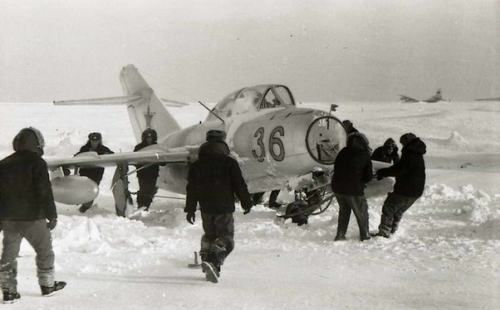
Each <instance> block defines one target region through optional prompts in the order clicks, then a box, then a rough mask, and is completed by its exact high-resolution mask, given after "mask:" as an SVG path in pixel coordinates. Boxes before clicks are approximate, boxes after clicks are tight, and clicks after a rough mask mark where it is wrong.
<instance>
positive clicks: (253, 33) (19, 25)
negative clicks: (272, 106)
mask: <svg viewBox="0 0 500 310" xmlns="http://www.w3.org/2000/svg"><path fill="white" fill-rule="evenodd" d="M499 34H500V0H480V1H479V0H478V1H472V0H411V1H410V0H397V1H395V0H394V1H393V0H390V1H389V0H366V1H361V0H322V1H316V0H304V1H299V0H269V1H263V0H259V1H256V0H237V1H236V0H198V1H194V0H182V1H178V0H154V1H146V0H127V1H124V0H71V1H67V0H59V1H57V0H43V1H42V0H26V1H24V0H2V1H1V2H0V38H1V40H2V42H1V43H0V102H50V101H53V100H65V99H84V98H93V97H109V96H117V95H121V94H122V91H121V86H120V83H119V80H118V75H119V72H120V70H121V68H122V67H123V66H125V65H127V64H134V65H135V66H136V67H137V68H138V69H139V70H140V71H141V72H142V73H144V76H145V78H146V79H147V80H148V81H149V82H150V83H151V85H152V86H153V88H154V89H155V90H156V91H157V92H158V93H159V95H160V96H161V97H163V98H171V99H177V100H188V101H197V100H201V101H206V102H214V101H218V100H219V99H221V98H222V97H223V96H225V95H226V94H228V93H230V92H232V91H233V90H236V89H238V88H241V87H244V86H250V85H255V84H263V83H281V84H285V85H288V86H289V87H290V88H291V90H292V92H293V93H294V95H295V97H296V99H297V100H298V101H303V102H312V101H325V102H342V101H397V100H399V97H398V94H405V95H408V96H410V97H414V98H416V99H426V98H428V97H430V96H431V95H433V94H434V93H435V91H436V90H437V89H438V88H441V89H442V91H443V97H444V98H445V99H449V100H452V101H469V100H473V99H475V98H484V97H500V35H499Z"/></svg>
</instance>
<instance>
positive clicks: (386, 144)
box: [384, 138, 397, 147]
mask: <svg viewBox="0 0 500 310" xmlns="http://www.w3.org/2000/svg"><path fill="white" fill-rule="evenodd" d="M384 146H392V147H395V146H397V145H396V141H394V140H393V139H392V138H389V139H387V140H385V142H384Z"/></svg>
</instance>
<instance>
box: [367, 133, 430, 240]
mask: <svg viewBox="0 0 500 310" xmlns="http://www.w3.org/2000/svg"><path fill="white" fill-rule="evenodd" d="M399 142H400V143H401V144H402V145H403V149H402V150H401V160H400V161H399V162H398V163H396V164H394V165H392V166H391V167H388V168H383V169H380V170H378V171H377V180H382V179H383V178H386V177H389V176H393V177H396V183H394V188H393V190H392V192H391V193H389V194H388V195H387V198H386V199H385V201H384V205H383V207H382V216H381V219H380V225H379V227H378V233H377V234H375V236H381V237H385V238H389V237H390V235H391V234H394V233H395V232H396V230H397V229H398V227H399V223H400V222H401V219H402V217H403V214H404V213H405V212H406V211H407V210H408V209H409V208H410V207H411V206H412V205H413V203H414V202H415V201H416V200H417V199H418V198H419V197H420V196H422V194H423V192H424V186H425V162H424V154H425V153H426V151H427V150H426V145H425V143H424V142H423V141H422V140H420V138H418V137H417V136H415V134H413V133H411V132H410V133H405V134H404V135H402V136H401V138H400V140H399Z"/></svg>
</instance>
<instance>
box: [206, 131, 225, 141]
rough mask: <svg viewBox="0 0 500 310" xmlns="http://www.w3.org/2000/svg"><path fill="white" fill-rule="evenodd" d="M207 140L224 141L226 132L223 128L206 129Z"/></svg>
mask: <svg viewBox="0 0 500 310" xmlns="http://www.w3.org/2000/svg"><path fill="white" fill-rule="evenodd" d="M206 139H207V141H226V132H225V131H223V130H209V131H207V138H206Z"/></svg>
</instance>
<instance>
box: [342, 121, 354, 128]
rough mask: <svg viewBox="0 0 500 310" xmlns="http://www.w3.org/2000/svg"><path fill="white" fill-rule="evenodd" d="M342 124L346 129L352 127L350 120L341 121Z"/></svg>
mask: <svg viewBox="0 0 500 310" xmlns="http://www.w3.org/2000/svg"><path fill="white" fill-rule="evenodd" d="M342 124H344V126H345V127H347V128H350V127H352V122H351V121H350V120H348V119H346V120H345V121H343V122H342Z"/></svg>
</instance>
